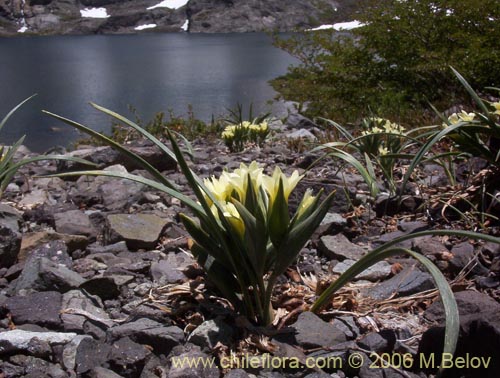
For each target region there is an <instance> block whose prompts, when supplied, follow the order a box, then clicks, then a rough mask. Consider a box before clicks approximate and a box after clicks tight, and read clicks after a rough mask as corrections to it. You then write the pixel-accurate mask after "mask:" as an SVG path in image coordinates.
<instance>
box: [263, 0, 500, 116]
mask: <svg viewBox="0 0 500 378" xmlns="http://www.w3.org/2000/svg"><path fill="white" fill-rule="evenodd" d="M357 17H358V19H359V21H360V22H362V23H364V24H365V26H363V27H360V28H357V29H354V30H352V32H351V33H349V34H348V35H346V34H340V33H337V32H333V31H328V30H326V31H318V32H307V33H302V34H299V35H296V36H293V37H291V38H287V39H280V38H277V39H276V44H277V46H279V47H281V48H283V49H285V50H286V51H288V52H289V53H290V54H292V55H293V56H295V57H297V58H299V60H300V62H301V64H300V65H298V66H294V67H291V68H290V69H289V72H288V73H287V74H286V75H285V76H283V77H281V78H278V79H276V80H273V81H272V84H273V87H274V88H275V89H276V90H277V91H278V92H279V93H280V94H281V95H282V96H283V97H284V98H286V99H288V100H295V101H299V102H302V103H304V102H309V105H308V113H309V115H313V116H316V115H320V116H324V117H327V118H331V119H336V120H338V121H341V122H346V121H355V120H357V119H359V118H360V117H366V116H368V115H369V114H371V113H376V114H383V115H384V116H385V117H388V118H391V119H394V120H398V122H404V123H406V124H410V125H414V124H418V123H419V122H420V120H421V117H422V115H423V114H424V112H423V111H422V110H423V109H425V108H426V107H427V102H428V101H431V102H433V103H434V104H436V105H439V106H440V107H442V108H447V107H449V106H451V105H453V104H456V103H457V102H458V103H459V102H461V101H462V100H464V99H465V97H464V95H465V93H464V92H463V90H462V88H460V86H459V85H456V83H455V82H453V80H451V75H450V72H449V70H448V65H449V64H453V65H454V66H455V67H456V68H457V69H458V70H459V71H460V72H462V73H463V74H464V75H465V76H467V77H469V78H470V80H471V84H472V85H473V86H475V87H480V88H483V87H486V86H492V85H496V86H498V85H499V84H500V54H498V52H497V51H498V40H499V39H500V23H499V22H498V20H499V19H500V5H499V3H498V1H497V0H484V1H483V0H481V1H480V0H470V1H462V0H443V1H440V2H436V1H433V0H418V1H417V0H408V1H399V0H374V1H372V2H371V4H370V5H368V6H366V7H364V8H363V9H361V10H360V12H359V14H358V15H357Z"/></svg>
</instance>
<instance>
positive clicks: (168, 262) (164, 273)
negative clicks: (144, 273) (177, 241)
mask: <svg viewBox="0 0 500 378" xmlns="http://www.w3.org/2000/svg"><path fill="white" fill-rule="evenodd" d="M194 263H195V261H194V260H193V259H192V258H191V257H190V256H188V255H186V254H184V253H173V252H171V253H169V254H168V255H167V258H166V259H164V260H160V261H159V262H155V263H153V264H151V276H152V278H153V281H154V282H155V283H156V284H158V285H160V286H161V285H165V284H171V283H178V282H184V281H186V279H187V277H186V275H185V274H184V273H183V270H184V269H186V268H187V267H188V266H189V265H193V264H194Z"/></svg>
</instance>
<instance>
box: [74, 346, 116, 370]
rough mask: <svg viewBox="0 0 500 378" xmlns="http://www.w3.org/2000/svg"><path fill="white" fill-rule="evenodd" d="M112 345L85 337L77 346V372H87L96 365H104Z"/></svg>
mask: <svg viewBox="0 0 500 378" xmlns="http://www.w3.org/2000/svg"><path fill="white" fill-rule="evenodd" d="M111 349H112V347H111V346H109V345H108V344H104V343H102V342H99V341H96V340H93V339H92V338H84V339H82V340H81V341H80V343H79V344H78V347H77V348H76V356H75V367H76V369H75V371H76V373H77V374H83V373H87V372H89V371H90V370H92V369H94V368H95V367H96V366H102V365H104V364H105V363H106V361H107V360H108V358H109V354H110V351H111Z"/></svg>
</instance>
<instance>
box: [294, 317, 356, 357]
mask: <svg viewBox="0 0 500 378" xmlns="http://www.w3.org/2000/svg"><path fill="white" fill-rule="evenodd" d="M291 327H292V328H293V329H294V330H295V340H296V341H297V343H298V344H299V345H300V346H302V347H304V348H316V347H332V346H334V345H336V344H338V343H342V342H344V341H346V340H347V336H346V334H345V333H344V331H343V330H342V329H340V328H339V327H337V326H335V324H330V323H326V322H325V321H323V320H321V319H320V318H319V317H318V316H316V315H315V314H313V313H312V312H309V311H306V312H303V313H302V314H300V315H299V317H298V319H297V321H296V322H295V323H294V324H292V325H291Z"/></svg>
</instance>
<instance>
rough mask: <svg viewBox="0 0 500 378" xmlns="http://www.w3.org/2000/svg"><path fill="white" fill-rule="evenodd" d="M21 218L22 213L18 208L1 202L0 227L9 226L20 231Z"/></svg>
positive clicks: (15, 230)
mask: <svg viewBox="0 0 500 378" xmlns="http://www.w3.org/2000/svg"><path fill="white" fill-rule="evenodd" d="M21 219H22V214H21V213H20V212H19V211H18V210H16V209H15V208H13V207H11V206H9V205H6V204H4V203H0V227H7V228H10V229H11V230H12V231H14V232H18V231H19V222H20V221H21Z"/></svg>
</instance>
